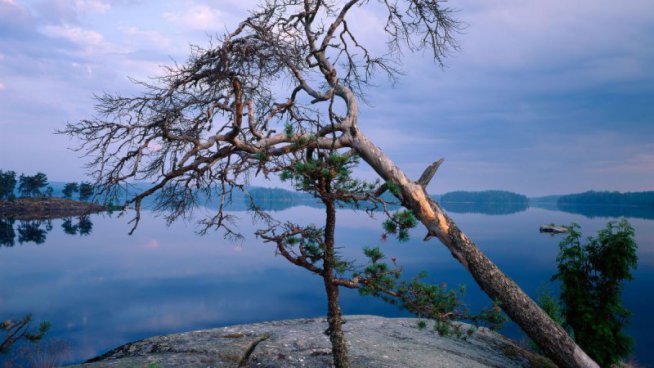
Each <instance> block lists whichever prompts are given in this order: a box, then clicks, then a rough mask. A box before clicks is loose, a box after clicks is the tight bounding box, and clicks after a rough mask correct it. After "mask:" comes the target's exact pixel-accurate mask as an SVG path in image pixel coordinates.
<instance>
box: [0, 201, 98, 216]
mask: <svg viewBox="0 0 654 368" xmlns="http://www.w3.org/2000/svg"><path fill="white" fill-rule="evenodd" d="M106 210H107V208H106V207H105V206H102V205H99V204H97V203H91V202H80V201H75V200H72V199H66V198H56V197H39V198H16V199H14V200H0V218H11V219H14V220H50V219H56V218H61V217H71V216H84V215H88V214H91V213H97V212H102V211H106Z"/></svg>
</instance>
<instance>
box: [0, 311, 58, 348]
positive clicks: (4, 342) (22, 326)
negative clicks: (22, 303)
mask: <svg viewBox="0 0 654 368" xmlns="http://www.w3.org/2000/svg"><path fill="white" fill-rule="evenodd" d="M31 323H32V315H31V314H28V315H26V316H25V317H23V318H21V319H19V320H10V319H9V320H6V321H4V322H0V333H2V334H3V336H2V337H1V338H0V354H6V353H8V352H9V349H11V347H12V346H13V345H14V344H15V343H17V342H18V341H20V340H27V341H30V342H37V341H39V340H41V339H42V338H43V336H44V335H45V334H46V332H48V330H49V329H50V322H48V321H43V322H41V323H40V324H39V327H38V328H37V329H36V330H29V325H30V324H31Z"/></svg>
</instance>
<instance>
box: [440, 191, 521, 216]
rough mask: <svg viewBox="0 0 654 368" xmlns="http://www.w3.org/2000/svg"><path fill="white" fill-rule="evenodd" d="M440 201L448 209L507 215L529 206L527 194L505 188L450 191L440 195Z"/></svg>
mask: <svg viewBox="0 0 654 368" xmlns="http://www.w3.org/2000/svg"><path fill="white" fill-rule="evenodd" d="M440 203H441V204H442V206H443V208H444V209H445V210H446V211H451V212H458V213H482V214H488V215H507V214H511V213H516V212H521V211H525V210H527V208H529V199H528V198H527V196H525V195H522V194H518V193H514V192H509V191H505V190H485V191H481V192H465V191H456V192H448V193H445V194H443V195H442V196H440Z"/></svg>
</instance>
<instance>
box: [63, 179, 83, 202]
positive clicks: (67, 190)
mask: <svg viewBox="0 0 654 368" xmlns="http://www.w3.org/2000/svg"><path fill="white" fill-rule="evenodd" d="M79 191H80V188H79V185H77V183H66V185H64V190H63V191H62V193H63V194H64V198H68V199H70V198H73V193H77V192H79Z"/></svg>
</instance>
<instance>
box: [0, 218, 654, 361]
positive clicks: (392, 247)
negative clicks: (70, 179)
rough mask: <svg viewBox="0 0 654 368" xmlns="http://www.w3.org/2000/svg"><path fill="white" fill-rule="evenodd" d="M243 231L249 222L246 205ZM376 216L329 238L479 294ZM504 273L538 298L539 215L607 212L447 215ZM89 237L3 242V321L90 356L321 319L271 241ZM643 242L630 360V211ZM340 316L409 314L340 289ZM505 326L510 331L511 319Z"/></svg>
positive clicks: (311, 283) (650, 237) (642, 313)
mask: <svg viewBox="0 0 654 368" xmlns="http://www.w3.org/2000/svg"><path fill="white" fill-rule="evenodd" d="M238 215H239V216H240V217H241V219H242V221H241V222H240V225H239V226H240V229H241V230H242V232H243V233H244V234H246V235H247V234H251V233H252V232H253V230H254V229H255V228H256V225H253V224H252V223H251V221H249V219H248V217H247V216H248V215H247V214H245V213H239V214H238ZM275 215H276V216H277V217H279V218H281V219H284V220H291V221H295V222H299V223H311V222H320V219H321V216H322V212H321V210H320V209H317V208H310V207H295V208H292V209H288V210H285V211H281V212H277V213H275ZM379 217H380V215H377V219H371V218H369V217H368V216H367V215H366V214H365V213H354V212H353V211H350V210H342V211H340V212H339V217H338V219H337V220H338V229H337V238H338V239H337V241H338V245H339V246H341V247H342V248H341V249H340V252H341V254H342V255H343V256H344V257H345V258H348V259H356V260H360V261H361V262H362V261H363V259H362V257H361V251H360V249H361V248H362V247H364V246H375V245H379V246H381V247H382V250H383V251H384V253H385V254H386V255H387V256H388V257H389V258H390V257H397V258H398V261H399V262H400V264H402V265H403V266H404V267H405V270H406V271H407V274H408V275H411V274H415V273H417V272H419V271H421V270H427V271H429V273H430V277H431V278H432V279H433V280H434V281H436V282H447V283H448V284H449V285H452V286H456V285H458V284H460V283H466V284H467V285H468V290H469V292H468V296H467V298H466V301H467V302H469V303H470V304H471V305H472V306H473V308H474V307H478V306H481V305H485V304H487V303H488V300H487V298H486V297H485V296H484V295H483V294H482V293H481V292H480V291H479V290H478V289H477V288H476V286H475V285H474V281H473V280H472V279H471V277H470V276H469V275H468V274H467V273H466V271H465V270H464V269H463V267H461V266H460V265H459V264H458V263H457V262H455V261H454V260H453V259H452V257H451V255H450V254H449V253H448V252H447V250H446V249H445V248H444V247H443V246H441V245H440V244H438V243H436V242H435V241H432V242H430V243H423V242H422V240H421V239H422V238H423V236H424V230H421V229H417V230H415V231H414V232H413V237H412V239H413V240H411V241H410V242H408V243H406V244H398V243H397V242H396V241H395V240H393V239H389V240H388V241H386V242H381V237H380V236H381V226H380V219H379ZM453 217H454V219H455V220H456V221H457V222H458V223H459V225H460V226H461V228H462V229H464V231H466V232H467V233H468V234H469V236H470V237H471V238H472V239H474V240H475V241H476V242H477V244H478V245H479V246H480V248H481V249H482V250H483V251H484V252H486V253H487V254H488V255H489V256H490V257H491V259H493V260H494V261H495V262H496V263H497V264H498V265H499V266H500V268H502V270H504V271H505V272H506V273H507V274H508V275H509V276H510V277H513V278H514V279H515V280H516V281H517V282H518V283H519V284H520V285H521V286H522V287H523V288H524V289H525V290H526V291H527V292H528V293H530V294H531V295H535V294H536V293H537V291H538V289H539V287H540V286H541V285H542V284H544V283H546V282H547V281H548V279H549V277H550V276H551V274H552V273H553V272H554V268H555V263H554V262H555V259H556V254H557V251H558V247H557V244H558V241H559V240H560V238H558V237H554V238H552V237H550V236H549V235H545V234H539V233H538V227H539V226H540V225H542V224H548V223H551V222H554V223H559V224H560V223H563V224H565V223H569V222H572V221H574V222H577V223H579V224H580V225H581V226H582V229H583V231H584V233H585V234H591V233H593V232H595V231H596V230H598V229H599V228H601V227H603V226H604V224H605V222H606V221H607V219H606V218H593V219H589V218H585V217H583V216H580V215H575V214H567V213H562V212H554V211H548V210H543V209H536V208H530V209H529V210H527V211H524V212H519V213H515V214H511V215H504V216H489V215H482V214H474V213H468V214H457V213H454V214H453ZM91 220H92V222H93V228H92V232H91V234H90V235H89V236H79V235H77V236H70V235H66V234H65V233H64V231H63V230H62V227H61V225H62V222H61V220H55V221H53V222H52V225H53V228H54V229H53V230H52V231H51V232H49V233H48V234H47V239H46V240H45V242H44V243H43V244H40V245H36V244H34V243H25V244H23V245H19V244H16V245H15V246H14V247H11V248H9V247H4V248H0V278H1V279H2V280H3V285H4V287H3V288H2V289H0V318H7V317H10V316H19V315H22V314H24V313H27V312H32V313H33V314H34V316H35V319H36V320H42V319H47V320H50V321H51V322H52V324H53V329H52V332H51V333H50V334H49V336H50V338H62V339H65V340H67V341H68V343H69V344H70V346H71V348H72V350H73V351H74V353H73V355H72V356H71V359H72V360H77V361H79V360H81V359H85V358H89V357H91V356H94V355H97V354H98V353H101V352H103V351H106V350H107V349H109V348H112V347H115V346H117V345H120V344H122V343H125V342H128V341H132V340H135V339H140V338H143V337H147V336H151V335H155V334H162V333H171V332H180V331H185V330H193V329H203V328H210V327H217V326H223V325H227V324H234V323H246V322H253V321H261V320H270V319H284V318H299V317H310V316H320V315H323V314H324V313H325V301H324V300H325V297H324V295H323V290H322V283H321V282H320V279H319V278H318V277H317V276H313V275H310V274H309V273H308V272H307V271H305V270H303V269H300V268H298V267H295V266H292V265H291V264H289V263H288V262H286V260H284V259H283V258H281V257H275V256H274V250H273V247H272V245H270V244H262V243H261V242H260V241H258V240H256V239H254V238H253V237H252V236H247V237H246V239H245V240H244V241H242V242H241V243H238V244H234V243H231V242H230V241H227V240H224V239H223V238H222V236H221V234H220V233H217V232H216V233H212V232H210V233H209V234H207V235H206V236H198V235H196V234H195V233H194V232H195V231H196V230H198V228H197V226H196V225H195V224H193V223H185V222H177V223H174V224H173V225H171V226H170V227H166V226H164V222H163V220H161V219H159V218H156V217H154V216H152V214H151V213H147V212H146V213H144V216H143V219H142V222H141V224H140V227H139V229H138V230H137V231H136V233H135V234H134V235H133V236H128V235H127V232H128V230H129V227H128V225H127V218H115V216H114V217H113V218H111V217H109V216H107V215H95V216H92V217H91ZM631 223H632V224H633V225H634V226H635V228H636V236H637V240H638V243H639V245H640V250H639V256H640V265H639V269H638V270H637V272H636V280H635V281H634V282H632V283H631V284H629V286H628V287H627V290H626V292H625V298H626V305H627V307H628V308H629V309H631V310H632V311H634V312H635V316H634V318H633V320H632V321H633V322H632V332H633V334H634V335H635V337H636V341H637V359H638V360H639V361H640V362H648V361H652V360H654V355H653V353H652V352H648V351H645V350H646V349H647V347H648V346H652V344H654V340H653V339H652V337H650V336H649V335H650V334H649V333H648V331H647V329H648V328H649V327H650V326H652V325H654V323H653V322H654V318H653V317H651V313H650V311H651V310H652V309H653V308H654V302H653V301H652V300H650V298H648V297H646V296H648V295H653V294H654V226H653V225H654V222H653V221H652V220H644V219H632V220H631ZM343 305H344V311H345V313H347V314H355V313H356V314H362V313H375V314H383V315H387V316H400V315H406V314H405V313H404V312H401V311H398V310H397V309H395V308H394V307H391V306H388V305H385V304H384V303H382V302H381V301H378V300H374V299H371V298H365V299H364V298H362V297H359V296H358V295H357V294H356V292H351V291H345V292H344V293H343ZM505 332H506V333H507V334H509V335H512V336H514V337H519V335H518V334H517V330H516V328H515V327H514V326H513V327H512V326H509V327H508V328H507V329H506V331H505Z"/></svg>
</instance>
